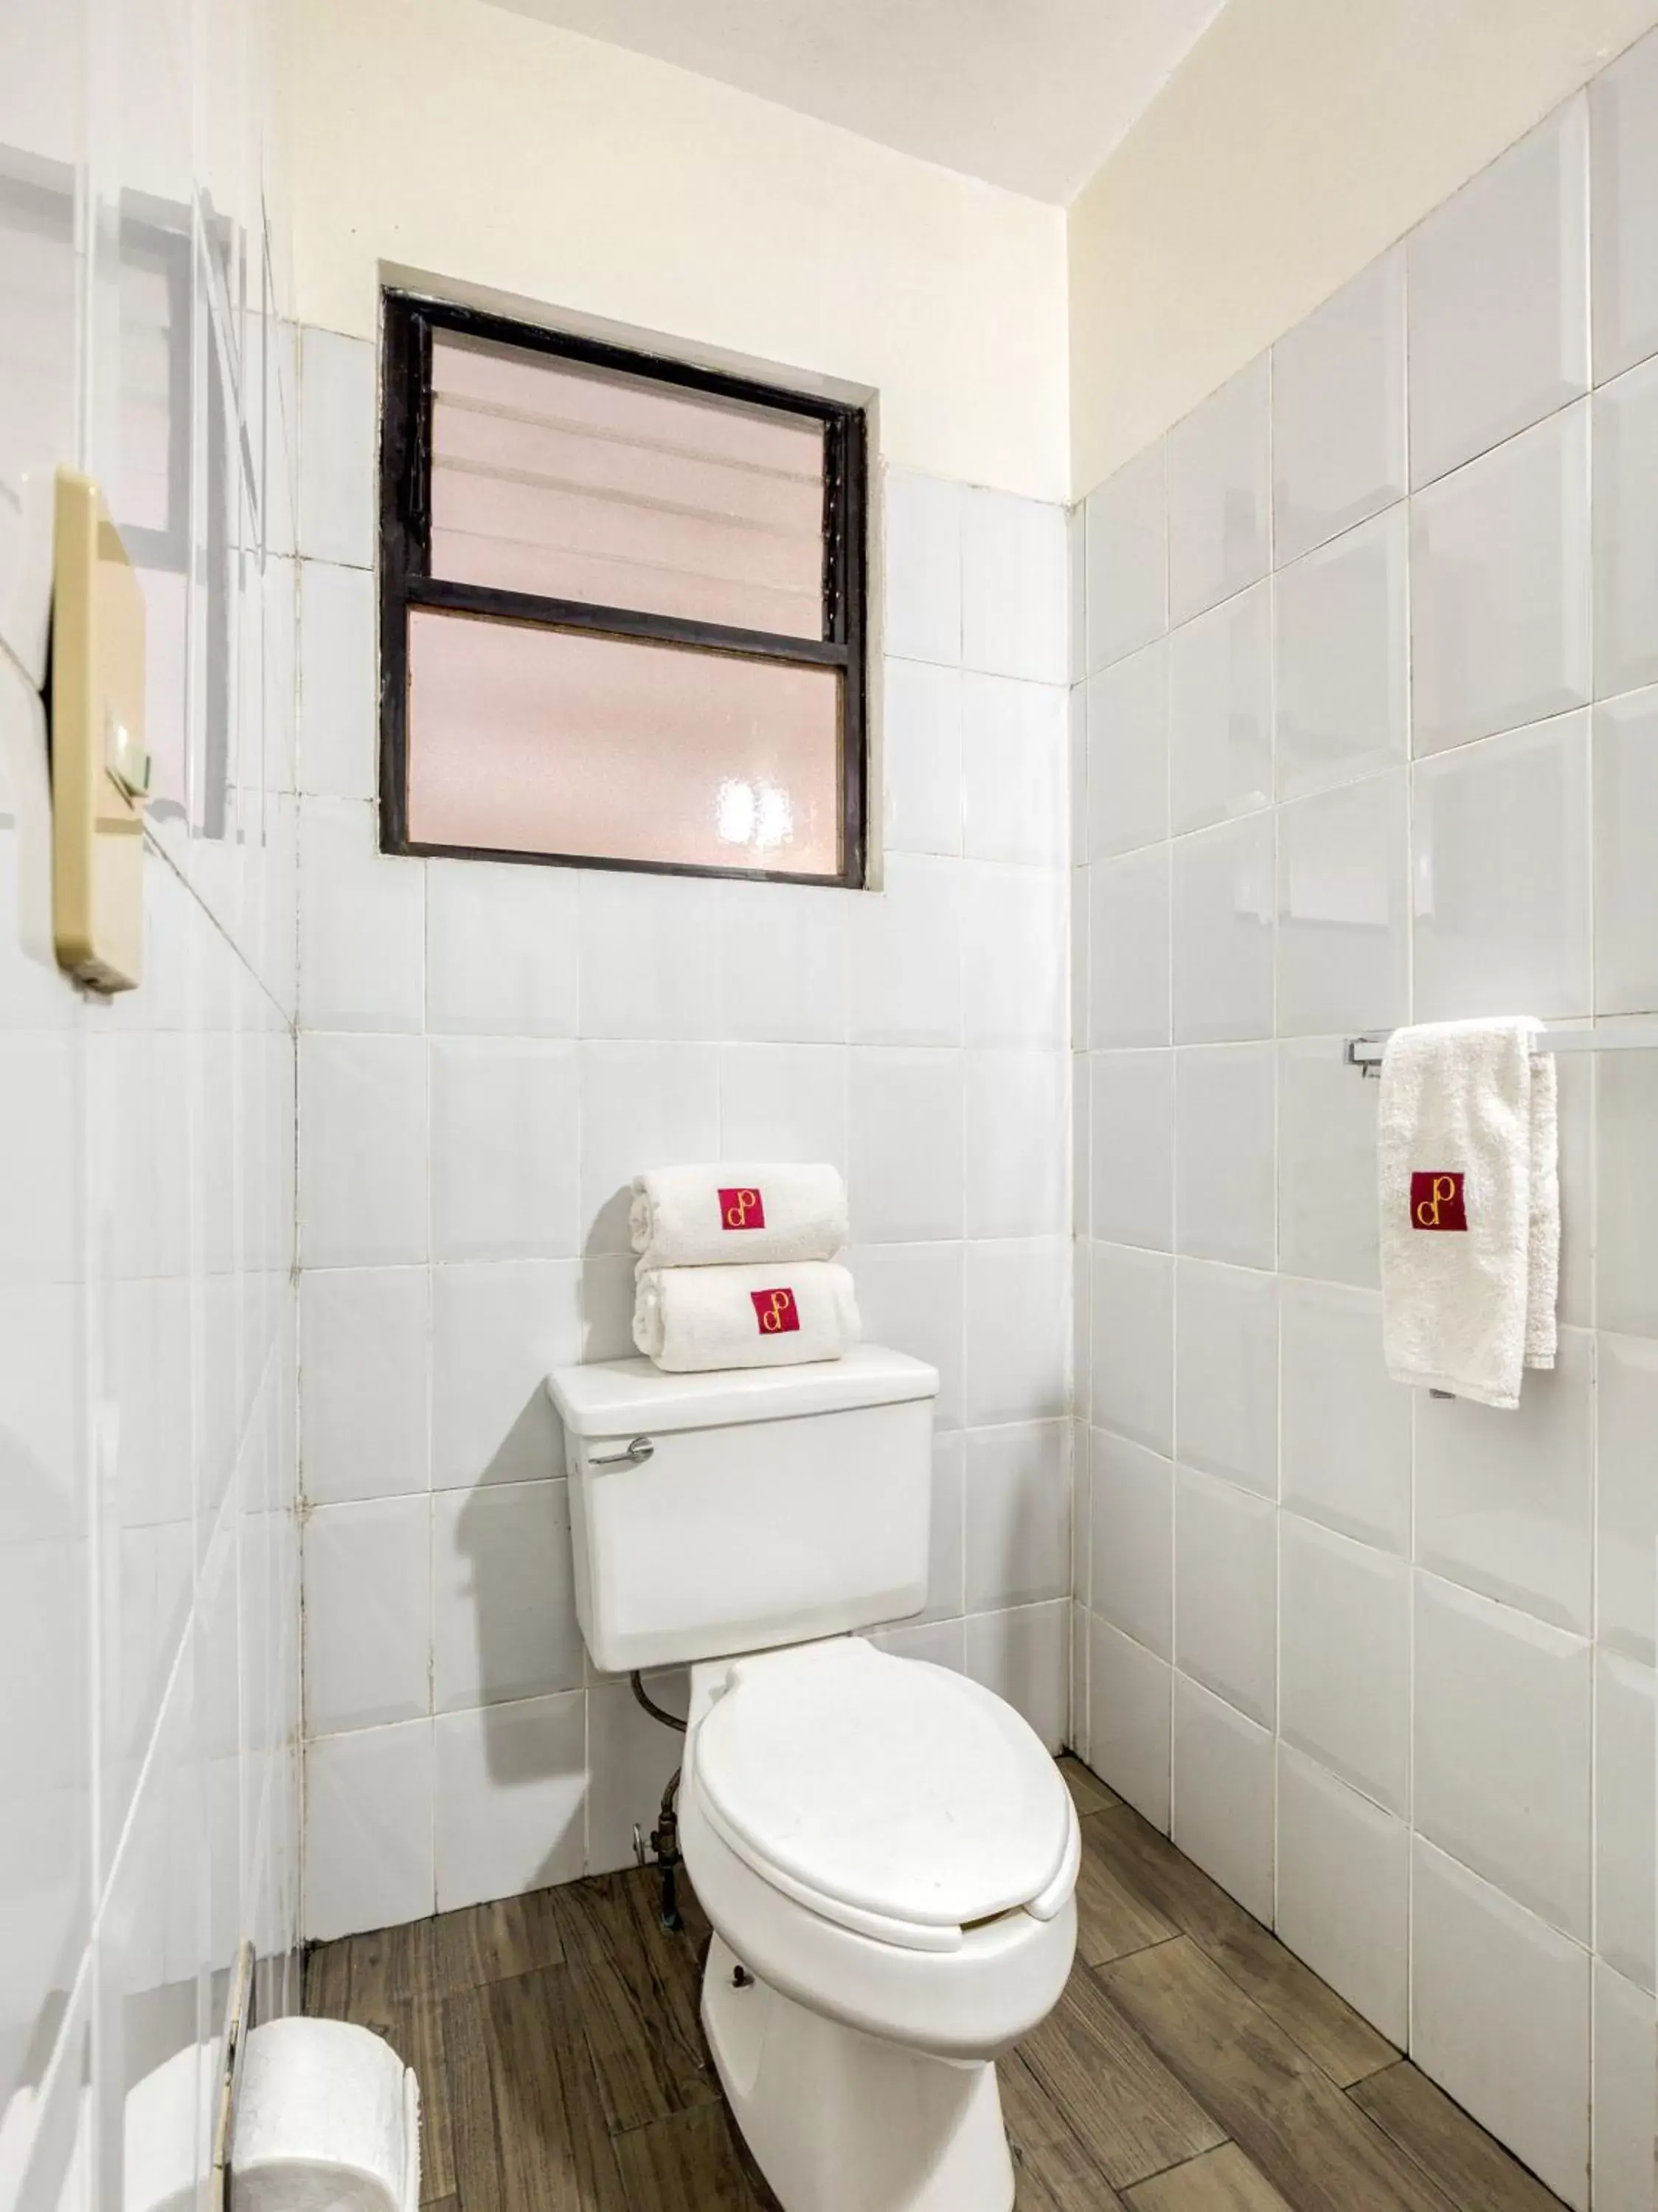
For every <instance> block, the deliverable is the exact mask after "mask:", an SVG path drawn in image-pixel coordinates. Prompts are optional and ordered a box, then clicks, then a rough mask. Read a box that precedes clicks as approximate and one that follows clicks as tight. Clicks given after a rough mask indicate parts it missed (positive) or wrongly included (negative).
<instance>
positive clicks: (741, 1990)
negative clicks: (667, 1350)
mask: <svg viewBox="0 0 1658 2212" xmlns="http://www.w3.org/2000/svg"><path fill="white" fill-rule="evenodd" d="M547 1388H548V1391H549V1394H550V1395H551V1396H552V1401H553V1403H554V1404H555V1406H556V1407H558V1413H559V1414H560V1416H561V1418H562V1419H563V1421H564V1436H565V1457H566V1465H567V1470H568V1473H569V1476H570V1525H571V1535H572V1541H573V1547H574V1554H575V1565H576V1608H577V1612H578V1613H579V1615H580V1618H581V1623H582V1633H583V1635H584V1636H585V1638H586V1639H587V1644H588V1650H589V1652H590V1654H591V1655H592V1657H593V1660H594V1664H595V1665H596V1666H598V1667H600V1668H604V1669H607V1670H608V1671H611V1672H614V1673H633V1672H636V1671H640V1670H643V1669H646V1668H661V1667H673V1666H680V1665H688V1666H689V1668H690V1669H691V1703H690V1710H689V1716H688V1720H687V1725H686V1745H685V1756H684V1765H683V1770H682V1774H681V1780H680V1801H679V1810H680V1844H681V1849H682V1850H683V1853H684V1858H685V1864H686V1871H687V1873H688V1874H689V1875H690V1877H691V1880H692V1883H693V1884H694V1886H695V1888H696V1892H697V1894H698V1898H699V1899H701V1901H702V1905H703V1907H704V1911H706V1913H707V1915H708V1917H709V1920H710V1923H711V1924H712V1927H713V1930H714V1936H713V1941H712V1942H711V1944H710V1950H709V1956H708V1962H707V1966H706V1969H705V1971H704V1978H703V1996H702V2013H703V2021H704V2027H705V2028H706V2031H707V2034H708V2039H709V2045H710V2049H711V2051H712V2052H713V2056H714V2061H715V2064H716V2067H717V2068H718V2069H719V2075H720V2080H721V2081H722V2085H723V2087H724V2089H725V2093H726V2095H727V2098H728V2100H729V2103H730V2106H731V2110H732V2112H733V2113H734V2115H735V2118H736V2121H737V2124H738V2126H739V2127H740V2128H741V2131H742V2135H743V2137H744V2140H745V2141H746V2142H747V2145H748V2148H749V2149H750V2151H751V2152H752V2153H753V2157H754V2160H755V2161H756V2163H757V2164H758V2166H759V2168H760V2170H761V2172H763V2173H764V2174H765V2178H766V2180H767V2182H768V2183H769V2184H770V2185H771V2189H772V2190H773V2191H774V2192H775V2193H776V2195H777V2198H778V2200H779V2202H780V2203H782V2204H783V2208H784V2212H1008V2208H1009V2206H1011V2204H1012V2203H1013V2201H1014V2174H1013V2164H1012V2160H1011V2157H1010V2155H1009V2149H1008V2142H1007V2136H1006V2131H1005V2130H1004V2128H1003V2121H1002V2111H1001V2104H1000V2100H999V2098H998V2095H997V2078H996V2069H995V2060H996V2058H997V2055H998V2054H999V2053H1000V2052H1002V2051H1005V2050H1006V2049H1007V2048H1008V2047H1009V2045H1011V2044H1013V2043H1015V2042H1016V2041H1017V2040H1018V2039H1019V2038H1020V2037H1021V2036H1022V2035H1025V2034H1027V2033H1028V2032H1029V2031H1030V2030H1031V2029H1032V2028H1033V2027H1035V2026H1036V2024H1037V2023H1038V2021H1040V2020H1041V2019H1043V2018H1044V2016H1045V2015H1046V2014H1047V2013H1048V2011H1049V2010H1050V2009H1051V2007H1052V2006H1053V2004H1054V2003H1055V2002H1057V2000H1058V1996H1059V1994H1060V1992H1061V1990H1063V1989H1064V1985H1065V1981H1066V1978H1067V1976H1068V1975H1069V1973H1070V1966H1071V1959H1072V1954H1073V1952H1074V1951H1075V1948H1076V1905H1075V1899H1074V1894H1073V1893H1074V1891H1075V1887H1076V1870H1077V1863H1078V1859H1079V1856H1080V1836H1079V1832H1078V1828H1077V1823H1076V1811H1075V1808H1073V1806H1072V1803H1071V1800H1070V1792H1069V1791H1068V1790H1067V1789H1066V1787H1065V1784H1064V1780H1063V1778H1062V1777H1061V1776H1060V1773H1059V1771H1058V1767H1057V1766H1056V1765H1055V1764H1054V1762H1053V1760H1052V1759H1051V1757H1050V1756H1049V1754H1048V1753H1047V1752H1046V1751H1045V1749H1044V1747H1043V1746H1042V1743H1041V1742H1040V1741H1039V1738H1038V1737H1037V1735H1035V1734H1034V1732H1033V1730H1032V1729H1031V1728H1030V1727H1029V1726H1028V1724H1027V1723H1026V1722H1025V1720H1024V1719H1023V1718H1022V1717H1021V1716H1020V1715H1019V1714H1018V1713H1016V1712H1015V1711H1014V1710H1013V1708H1012V1707H1011V1706H1010V1705H1008V1704H1007V1703H1006V1702H1005V1700H1003V1699H1001V1698H998V1697H997V1695H996V1694H995V1693H994V1692H992V1691H991V1690H988V1689H985V1688H984V1687H983V1686H981V1685H980V1684H978V1683H976V1682H973V1681H971V1680H968V1679H967V1678H966V1676H965V1675H962V1674H956V1673H955V1672H954V1671H953V1670H952V1669H950V1668H944V1667H938V1666H934V1665H932V1664H930V1663H929V1662H925V1661H923V1660H919V1659H909V1658H903V1657H899V1656H895V1655H893V1654H892V1653H889V1652H886V1651H883V1650H879V1649H878V1648H877V1647H876V1646H875V1644H871V1643H869V1641H868V1640H867V1639H866V1638H864V1637H862V1636H860V1635H859V1634H858V1633H857V1631H858V1630H860V1629H864V1628H869V1627H870V1626H873V1625H874V1624H875V1623H877V1622H881V1621H887V1620H896V1619H899V1618H902V1617H903V1616H904V1615H905V1614H907V1613H916V1612H918V1611H919V1610H920V1609H921V1607H923V1605H924V1603H925V1601H926V1588H927V1565H928V1548H929V1536H930V1520H931V1492H932V1409H933V1401H934V1399H935V1397H936V1395H937V1390H938V1376H937V1374H936V1371H935V1370H933V1369H932V1368H930V1367H929V1366H927V1365H926V1364H924V1363H923V1362H922V1361H920V1360H917V1359H911V1358H908V1357H907V1356H906V1355H905V1354H903V1353H901V1352H889V1351H884V1350H881V1348H879V1347H878V1346H867V1345H866V1346H861V1347H860V1348H859V1349H858V1350H857V1351H856V1352H853V1353H852V1354H850V1356H849V1357H848V1358H844V1359H841V1360H835V1361H827V1362H823V1363H820V1364H813V1365H809V1366H802V1367H792V1368H790V1367H781V1368H761V1369H752V1370H741V1371H730V1372H720V1373H713V1374H701V1375H666V1374H663V1373H661V1371H660V1370H658V1369H656V1368H655V1367H654V1366H653V1365H652V1364H651V1363H650V1362H649V1361H648V1360H644V1359H624V1360H616V1361H610V1362H597V1363H594V1364H591V1365H588V1366H584V1367H570V1368H564V1369H561V1370H558V1372H557V1373H556V1374H554V1375H552V1376H550V1377H549V1378H548V1384H547Z"/></svg>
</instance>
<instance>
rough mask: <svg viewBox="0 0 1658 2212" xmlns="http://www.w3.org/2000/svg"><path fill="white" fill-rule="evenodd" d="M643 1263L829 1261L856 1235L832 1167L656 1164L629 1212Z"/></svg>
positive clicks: (637, 1185)
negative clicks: (660, 1166) (688, 1166)
mask: <svg viewBox="0 0 1658 2212" xmlns="http://www.w3.org/2000/svg"><path fill="white" fill-rule="evenodd" d="M628 1228H629V1231H630V1234H631V1237H632V1240H633V1249H634V1250H635V1251H636V1252H637V1254H638V1255H639V1266H640V1268H641V1270H642V1271H643V1269H644V1268H646V1267H719V1266H728V1265H729V1264H730V1263H731V1262H732V1261H737V1262H739V1263H740V1264H741V1265H743V1266H748V1265H750V1264H751V1263H752V1262H753V1261H757V1260H830V1259H832V1258H833V1257H834V1255H835V1254H836V1253H837V1252H838V1251H839V1250H840V1249H841V1247H842V1245H844V1243H847V1242H848V1240H849V1238H850V1233H851V1232H850V1228H849V1225H848V1223H847V1218H846V1186H845V1185H844V1183H843V1182H842V1181H841V1179H840V1176H839V1174H838V1172H837V1170H835V1169H833V1168H832V1167H824V1166H806V1165H801V1164H794V1163H787V1162H786V1163H784V1164H781V1165H778V1166H775V1167H752V1166H748V1165H738V1166H736V1167H729V1166H725V1167H720V1166H716V1167H692V1168H652V1169H651V1170H649V1172H648V1173H646V1174H644V1175H640V1176H635V1177H634V1178H633V1205H632V1209H631V1212H630V1215H629V1218H628Z"/></svg>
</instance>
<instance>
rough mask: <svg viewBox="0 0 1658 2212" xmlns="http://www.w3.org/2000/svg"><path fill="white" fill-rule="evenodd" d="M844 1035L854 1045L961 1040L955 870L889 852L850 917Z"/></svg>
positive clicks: (943, 862)
mask: <svg viewBox="0 0 1658 2212" xmlns="http://www.w3.org/2000/svg"><path fill="white" fill-rule="evenodd" d="M851 991H852V1005H851V1035H852V1036H853V1038H854V1039H855V1040H856V1042H858V1043H860V1044H960V1042H961V871H960V869H959V868H955V867H952V866H950V864H949V863H948V861H946V860H932V859H925V858H922V857H921V856H919V855H911V854H899V853H894V854H890V855H889V856H888V858H887V879H886V883H885V885H884V887H883V888H882V890H881V892H880V893H879V894H873V893H870V892H867V891H866V892H865V893H863V896H861V897H859V898H858V899H857V901H856V903H855V904H854V906H853V908H852V914H851Z"/></svg>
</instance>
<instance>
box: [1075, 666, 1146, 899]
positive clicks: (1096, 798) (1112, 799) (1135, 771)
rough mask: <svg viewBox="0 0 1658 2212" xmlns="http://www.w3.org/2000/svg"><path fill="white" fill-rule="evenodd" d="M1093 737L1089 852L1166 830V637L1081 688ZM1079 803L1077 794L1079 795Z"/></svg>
mask: <svg viewBox="0 0 1658 2212" xmlns="http://www.w3.org/2000/svg"><path fill="white" fill-rule="evenodd" d="M1080 696H1081V697H1082V700H1083V702H1084V718H1085V722H1086V728H1087V740H1088V809H1087V814H1086V817H1085V820H1086V826H1087V833H1088V836H1087V854H1086V857H1087V858H1088V859H1089V860H1104V859H1106V858H1108V857H1109V855H1110V854H1112V853H1128V852H1132V851H1134V850H1135V848H1137V847H1138V846H1141V845H1149V844H1152V843H1154V842H1155V841H1156V840H1157V839H1158V838H1160V837H1166V836H1167V835H1168V647H1167V645H1166V643H1165V642H1164V641H1163V640H1162V639H1161V638H1158V639H1156V640H1155V641H1154V642H1153V643H1152V644H1150V645H1148V646H1144V647H1142V648H1141V649H1140V651H1139V652H1138V653H1131V654H1130V655H1129V656H1128V658H1127V659H1125V660H1119V661H1117V662H1115V663H1114V664H1113V665H1112V666H1111V667H1110V668H1106V669H1102V670H1101V671H1100V673H1099V674H1098V675H1097V676H1093V677H1090V678H1089V679H1088V683H1087V684H1084V685H1082V687H1081V690H1080ZM1073 804H1075V798H1073Z"/></svg>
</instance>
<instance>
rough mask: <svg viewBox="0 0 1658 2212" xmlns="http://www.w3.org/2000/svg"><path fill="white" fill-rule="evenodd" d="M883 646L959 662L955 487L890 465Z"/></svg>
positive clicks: (908, 655)
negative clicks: (885, 635) (885, 625)
mask: <svg viewBox="0 0 1658 2212" xmlns="http://www.w3.org/2000/svg"><path fill="white" fill-rule="evenodd" d="M882 489H883V492H884V494H885V499H884V506H885V520H886V549H885V550H886V574H887V637H886V644H887V651H888V652H889V653H899V654H901V655H902V656H903V658H904V659H906V660H933V661H941V662H942V663H943V665H945V666H946V667H950V668H954V667H956V666H959V665H960V660H961V509H962V502H963V500H964V497H965V494H964V493H963V491H962V489H961V486H960V484H956V483H942V482H941V481H940V479H939V478H937V477H923V476H917V475H915V474H914V473H913V472H912V471H910V470H908V469H888V470H887V473H886V477H885V479H884V482H883V485H882Z"/></svg>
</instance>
